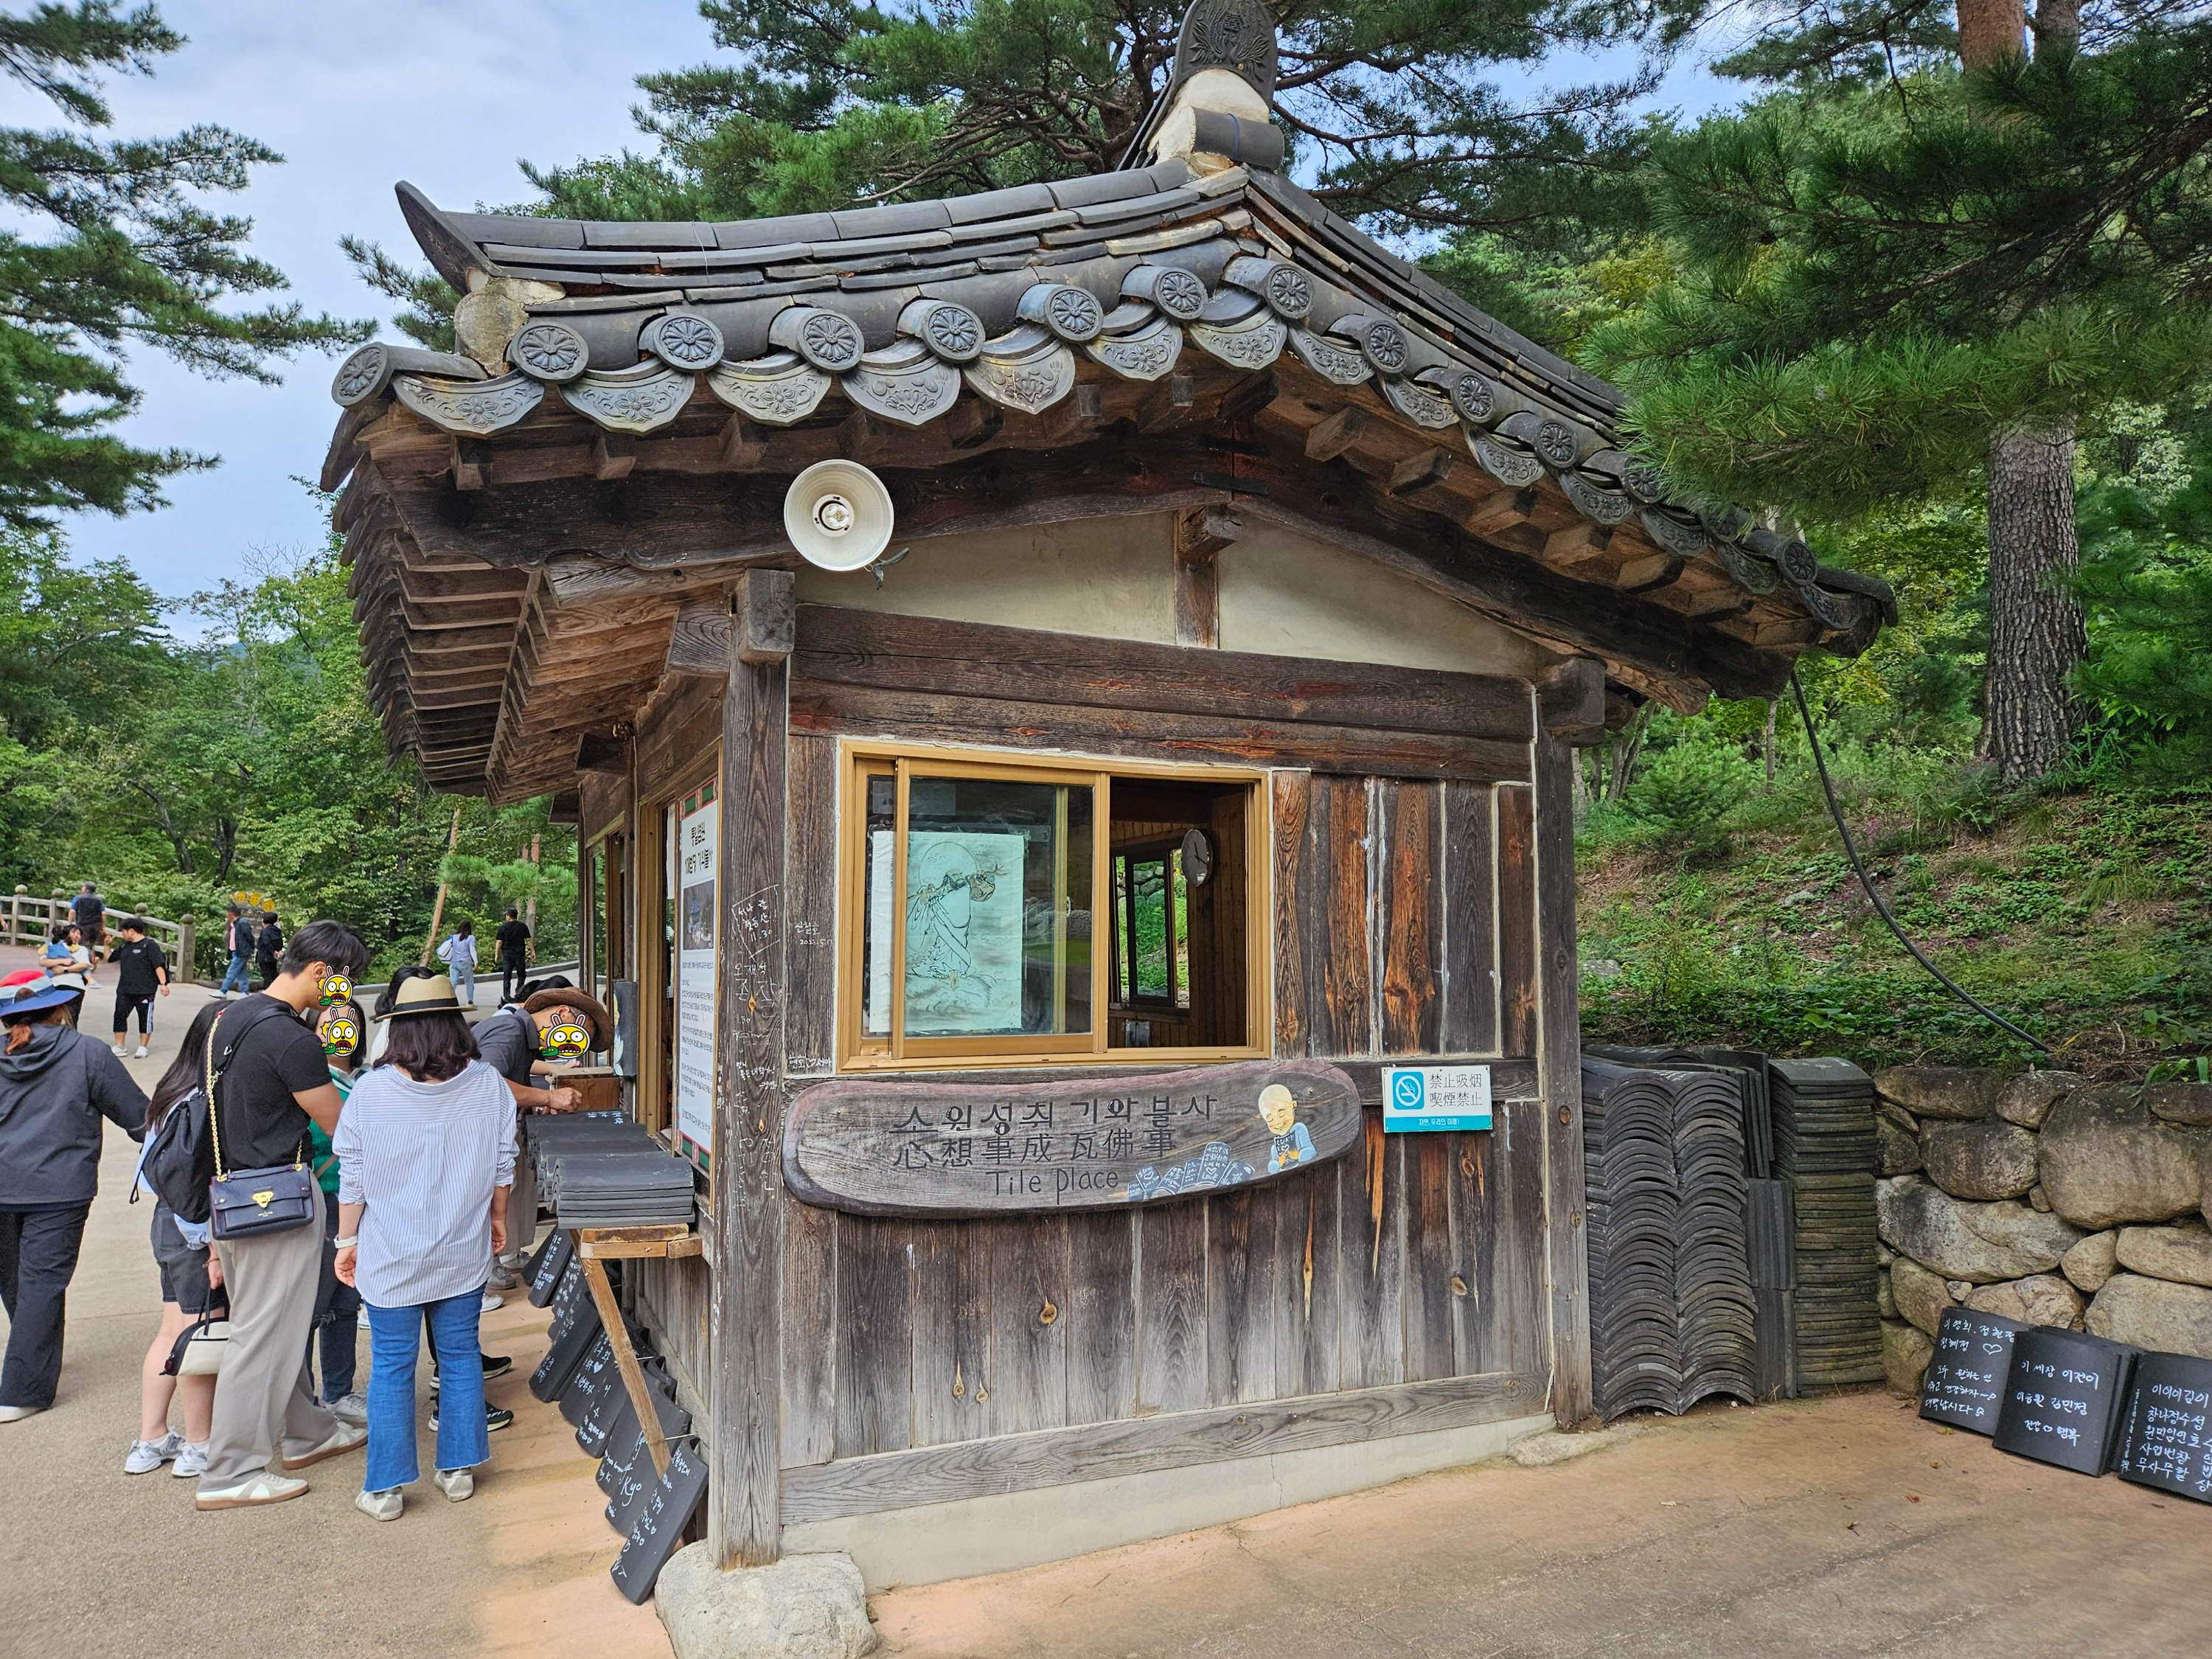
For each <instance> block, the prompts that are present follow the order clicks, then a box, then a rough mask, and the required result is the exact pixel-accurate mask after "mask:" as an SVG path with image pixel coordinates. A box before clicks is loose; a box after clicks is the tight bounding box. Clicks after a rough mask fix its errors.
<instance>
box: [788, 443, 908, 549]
mask: <svg viewBox="0 0 2212 1659" xmlns="http://www.w3.org/2000/svg"><path fill="white" fill-rule="evenodd" d="M783 530H784V533H785V534H786V535H787V536H789V537H790V538H791V544H792V545H793V547H795V548H797V549H798V550H799V557H800V558H802V559H804V560H805V561H806V562H807V563H809V564H811V565H817V566H818V567H820V568H822V569H823V570H865V569H866V568H867V567H868V566H870V565H871V564H873V563H874V562H876V558H877V556H878V555H879V554H880V553H882V551H883V550H884V548H886V547H888V546H889V545H890V539H891V493H890V490H888V489H884V481H883V480H882V479H881V478H878V477H877V476H876V475H875V474H874V473H872V472H871V471H868V469H867V468H866V467H865V466H862V465H860V463H859V462H858V461H846V460H834V461H817V462H815V464H814V465H811V466H810V467H808V468H807V469H806V471H804V472H802V473H800V474H799V476H798V477H795V478H793V480H792V481H791V488H790V489H789V490H787V492H786V493H785V495H784V498H783Z"/></svg>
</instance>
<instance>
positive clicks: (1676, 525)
mask: <svg viewBox="0 0 2212 1659" xmlns="http://www.w3.org/2000/svg"><path fill="white" fill-rule="evenodd" d="M1636 516H1637V518H1638V520H1639V521H1640V522H1641V523H1642V524H1643V526H1644V530H1645V532H1647V533H1648V534H1649V535H1650V538H1651V539H1652V540H1653V541H1655V542H1656V543H1658V544H1659V545H1660V546H1662V547H1663V548H1665V549H1666V550H1668V552H1669V553H1679V554H1680V555H1681V556H1683V557H1684V558H1686V559H1693V558H1695V557H1697V556H1698V555H1699V554H1700V553H1702V552H1704V551H1705V548H1706V547H1707V545H1708V540H1707V538H1706V535H1705V526H1702V525H1699V524H1685V523H1683V522H1682V520H1681V519H1680V518H1679V517H1677V516H1676V515H1675V514H1674V513H1673V512H1672V511H1671V510H1669V509H1668V508H1667V507H1645V508H1644V510H1643V511H1642V512H1640V513H1638V514H1637V515H1636Z"/></svg>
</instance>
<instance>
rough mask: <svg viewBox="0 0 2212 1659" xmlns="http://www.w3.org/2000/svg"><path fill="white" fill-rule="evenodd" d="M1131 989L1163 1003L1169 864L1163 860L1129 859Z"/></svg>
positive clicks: (1145, 998) (1141, 996)
mask: <svg viewBox="0 0 2212 1659" xmlns="http://www.w3.org/2000/svg"><path fill="white" fill-rule="evenodd" d="M1129 910H1130V928H1129V931H1130V935H1131V937H1130V940H1129V967H1130V987H1129V988H1130V992H1131V994H1132V995H1133V996H1134V997H1135V998H1136V999H1137V1000H1139V1001H1149V1002H1164V1001H1166V1000H1167V998H1168V992H1169V989H1170V987H1169V984H1168V866H1167V860H1164V859H1132V860H1130V861H1129Z"/></svg>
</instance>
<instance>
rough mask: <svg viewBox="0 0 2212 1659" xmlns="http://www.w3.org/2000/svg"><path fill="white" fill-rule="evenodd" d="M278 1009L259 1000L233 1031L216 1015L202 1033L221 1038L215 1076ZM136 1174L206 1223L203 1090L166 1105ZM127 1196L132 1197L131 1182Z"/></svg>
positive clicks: (211, 1174)
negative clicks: (212, 1024)
mask: <svg viewBox="0 0 2212 1659" xmlns="http://www.w3.org/2000/svg"><path fill="white" fill-rule="evenodd" d="M282 1012H283V1010H282V1009H281V1008H272V1007H269V1006H265V1005H264V1006H262V1007H259V1008H257V1009H256V1010H255V1011H254V1012H253V1013H252V1015H251V1016H250V1017H249V1018H246V1020H245V1021H244V1022H243V1023H242V1024H240V1025H239V1026H238V1029H237V1030H228V1029H226V1028H227V1027H228V1025H229V1024H230V1021H229V1020H228V1018H219V1019H217V1021H216V1028H215V1030H212V1031H210V1033H208V1038H209V1041H210V1042H216V1040H217V1039H221V1043H220V1046H219V1047H218V1048H216V1068H215V1069H216V1076H217V1077H218V1078H220V1077H221V1076H222V1074H223V1073H225V1072H226V1071H228V1070H229V1069H230V1062H231V1061H232V1060H234V1059H236V1058H237V1055H238V1050H239V1047H240V1043H242V1042H244V1040H245V1038H246V1033H247V1032H249V1031H251V1030H253V1028H254V1027H255V1026H257V1025H259V1024H262V1023H263V1022H264V1021H266V1020H270V1019H274V1018H276V1017H277V1016H278V1015H279V1014H280V1013H282ZM138 1173H139V1176H141V1178H142V1179H143V1181H144V1182H145V1183H146V1185H147V1186H149V1187H150V1188H153V1190H154V1196H155V1197H156V1198H158V1199H160V1200H161V1202H162V1203H164V1204H166V1205H167V1206H169V1208H170V1209H171V1210H173V1211H174V1212H176V1214H177V1215H179V1217H181V1218H184V1219H185V1220H186V1221H189V1222H191V1224H192V1225H195V1226H205V1225H207V1219H208V1213H209V1212H208V1183H209V1182H212V1181H213V1180H214V1179H215V1136H214V1134H213V1133H211V1132H210V1130H209V1127H208V1099H207V1091H206V1090H204V1089H195V1090H193V1091H191V1093H190V1094H188V1095H186V1096H185V1097H183V1098H182V1099H180V1100H179V1101H178V1102H177V1103H176V1104H174V1105H173V1106H172V1107H170V1108H169V1110H168V1115H167V1116H165V1117H164V1118H162V1120H161V1127H159V1128H157V1129H155V1131H154V1133H153V1134H152V1135H151V1136H150V1137H149V1139H148V1140H147V1142H146V1156H145V1158H144V1160H143V1162H142V1163H141V1164H139V1166H138ZM137 1201H138V1189H137V1187H135V1186H134V1187H133V1188H131V1202H132V1203H133V1204H136V1203H137Z"/></svg>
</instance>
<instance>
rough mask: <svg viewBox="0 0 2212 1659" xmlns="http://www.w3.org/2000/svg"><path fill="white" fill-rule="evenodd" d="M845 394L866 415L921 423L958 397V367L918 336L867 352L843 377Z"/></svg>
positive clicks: (941, 412) (913, 424) (903, 422)
mask: <svg viewBox="0 0 2212 1659" xmlns="http://www.w3.org/2000/svg"><path fill="white" fill-rule="evenodd" d="M842 385H843V386H844V388H845V395H846V396H847V397H848V398H851V399H852V400H853V401H854V403H856V404H859V405H860V407H861V408H862V409H865V410H868V411H869V412H870V413H871V414H874V415H880V416H883V417H884V419H885V420H887V421H895V422H897V423H898V424H899V425H901V426H921V425H925V424H926V423H927V422H931V421H933V420H935V419H936V418H937V417H938V416H940V415H942V414H944V413H945V412H946V411H947V410H950V409H951V407H952V405H953V404H955V403H956V402H957V401H958V399H959V397H960V371H959V370H958V369H957V368H953V367H952V365H951V364H950V363H947V362H940V361H939V359H938V358H937V356H935V355H934V354H933V353H932V352H931V351H930V349H929V348H928V347H927V346H925V345H923V344H922V343H921V341H919V340H901V341H900V342H899V343H897V344H896V345H892V346H886V347H884V349H882V350H881V351H871V352H869V353H868V354H867V355H866V356H864V357H862V358H861V359H860V362H859V365H858V367H856V368H854V370H853V372H852V373H851V374H848V375H846V376H845V377H844V379H843V381H842Z"/></svg>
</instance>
